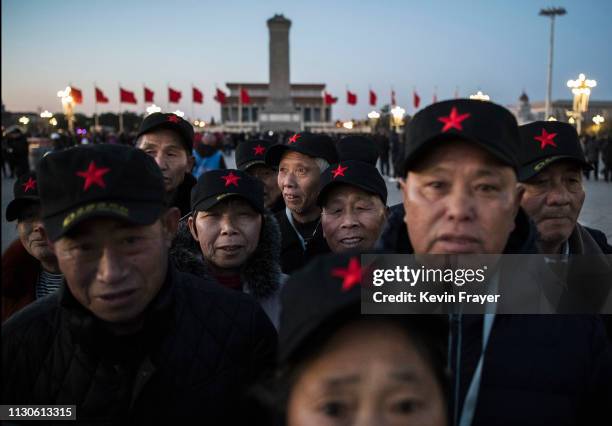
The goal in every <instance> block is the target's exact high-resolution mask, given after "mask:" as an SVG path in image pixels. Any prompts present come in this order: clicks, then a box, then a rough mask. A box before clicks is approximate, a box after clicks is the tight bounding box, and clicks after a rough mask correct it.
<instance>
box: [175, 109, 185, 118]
mask: <svg viewBox="0 0 612 426" xmlns="http://www.w3.org/2000/svg"><path fill="white" fill-rule="evenodd" d="M172 114H174V115H178V116H179V117H181V118H182V117H184V116H185V113H184V112H183V111H181V110H180V109H177V110H176V111H174V112H173V113H172Z"/></svg>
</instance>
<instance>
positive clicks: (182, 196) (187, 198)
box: [170, 173, 197, 217]
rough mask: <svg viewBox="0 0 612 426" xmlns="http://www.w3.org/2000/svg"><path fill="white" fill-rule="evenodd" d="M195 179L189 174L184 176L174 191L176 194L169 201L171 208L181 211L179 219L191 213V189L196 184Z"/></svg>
mask: <svg viewBox="0 0 612 426" xmlns="http://www.w3.org/2000/svg"><path fill="white" fill-rule="evenodd" d="M196 182H197V181H196V178H194V177H193V175H192V174H191V173H187V174H185V179H183V182H181V184H180V185H179V186H178V188H177V189H176V193H175V194H174V196H173V197H172V200H170V206H171V207H178V208H179V210H180V211H181V217H183V216H185V215H186V214H188V213H189V212H190V211H191V189H192V188H193V187H194V186H195V184H196Z"/></svg>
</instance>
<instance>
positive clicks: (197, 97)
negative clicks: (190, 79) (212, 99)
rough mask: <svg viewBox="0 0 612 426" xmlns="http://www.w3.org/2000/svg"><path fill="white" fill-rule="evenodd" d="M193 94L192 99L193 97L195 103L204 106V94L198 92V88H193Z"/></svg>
mask: <svg viewBox="0 0 612 426" xmlns="http://www.w3.org/2000/svg"><path fill="white" fill-rule="evenodd" d="M191 92H192V97H193V102H194V103H196V104H203V103H204V93H202V92H201V91H200V90H198V88H197V87H192V88H191Z"/></svg>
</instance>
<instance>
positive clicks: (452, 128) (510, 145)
mask: <svg viewBox="0 0 612 426" xmlns="http://www.w3.org/2000/svg"><path fill="white" fill-rule="evenodd" d="M406 132H407V134H406V150H405V153H404V169H403V175H404V176H405V175H406V173H407V172H408V170H410V169H411V168H413V167H414V166H415V164H416V163H417V160H418V158H419V157H420V155H421V154H422V153H423V152H424V151H425V150H428V149H431V148H433V147H435V146H436V144H437V143H440V142H441V141H445V140H464V141H468V142H473V143H475V144H477V145H478V146H480V147H482V148H484V149H485V150H486V151H488V152H489V153H490V154H492V155H493V156H494V157H495V158H497V159H498V160H499V161H501V162H502V163H504V164H507V165H508V166H510V167H512V168H514V169H515V170H517V169H518V155H519V149H520V144H521V142H520V137H519V133H518V124H517V122H516V119H515V118H514V115H512V113H511V112H510V111H508V110H507V109H506V108H504V107H502V106H500V105H497V104H495V103H493V102H488V101H480V100H474V99H453V100H449V101H443V102H438V103H435V104H432V105H429V106H428V107H427V108H424V109H422V110H421V111H419V112H418V113H416V114H415V116H414V117H413V118H412V120H411V121H410V122H409V123H408V126H407V130H406Z"/></svg>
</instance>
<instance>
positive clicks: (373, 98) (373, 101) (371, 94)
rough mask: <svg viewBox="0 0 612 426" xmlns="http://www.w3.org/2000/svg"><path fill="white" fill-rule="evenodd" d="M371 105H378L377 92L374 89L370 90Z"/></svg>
mask: <svg viewBox="0 0 612 426" xmlns="http://www.w3.org/2000/svg"><path fill="white" fill-rule="evenodd" d="M370 105H371V106H376V93H374V91H373V90H370Z"/></svg>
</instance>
